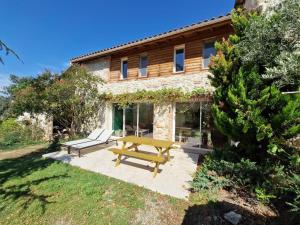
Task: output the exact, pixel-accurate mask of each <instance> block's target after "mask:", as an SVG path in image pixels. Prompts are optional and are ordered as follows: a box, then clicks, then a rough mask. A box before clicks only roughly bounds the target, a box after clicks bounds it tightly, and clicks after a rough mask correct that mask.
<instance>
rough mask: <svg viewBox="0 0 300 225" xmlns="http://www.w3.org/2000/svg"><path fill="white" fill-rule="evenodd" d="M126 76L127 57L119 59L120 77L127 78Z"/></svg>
mask: <svg viewBox="0 0 300 225" xmlns="http://www.w3.org/2000/svg"><path fill="white" fill-rule="evenodd" d="M127 76H128V59H127V58H124V59H122V60H121V79H127Z"/></svg>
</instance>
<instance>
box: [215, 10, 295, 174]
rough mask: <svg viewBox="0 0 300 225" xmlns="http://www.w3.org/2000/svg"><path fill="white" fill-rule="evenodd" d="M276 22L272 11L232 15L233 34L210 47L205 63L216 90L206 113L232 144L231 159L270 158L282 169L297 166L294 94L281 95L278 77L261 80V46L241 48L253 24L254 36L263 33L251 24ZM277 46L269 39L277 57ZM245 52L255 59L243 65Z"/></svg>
mask: <svg viewBox="0 0 300 225" xmlns="http://www.w3.org/2000/svg"><path fill="white" fill-rule="evenodd" d="M277 19H278V14H276V13H274V14H273V15H272V16H270V17H264V16H260V15H258V14H256V13H246V12H244V11H242V10H238V11H236V12H234V13H233V14H232V23H233V26H234V29H235V34H234V35H231V36H230V37H229V39H228V40H223V41H222V42H218V43H216V46H215V47H216V49H217V51H218V53H217V55H216V56H215V57H214V58H213V60H212V63H211V65H210V69H211V72H212V73H213V76H212V77H211V82H212V85H213V86H214V87H215V88H216V91H215V94H214V103H213V106H212V112H213V117H214V122H215V125H216V127H217V129H218V130H220V131H221V132H222V133H223V134H224V135H225V136H227V137H228V138H229V139H231V140H233V141H235V142H237V143H238V145H237V147H234V148H231V150H232V149H234V152H235V153H237V154H236V155H237V156H238V157H237V158H248V159H251V160H252V161H255V162H257V163H260V164H264V163H267V162H270V161H272V160H275V162H276V163H279V164H280V165H285V166H286V167H287V168H286V169H288V168H290V167H292V168H299V165H300V158H299V151H298V150H297V148H295V146H294V145H293V143H292V140H293V138H295V137H296V136H297V135H298V134H299V133H300V95H299V94H293V95H286V94H283V93H282V90H280V88H281V87H282V86H278V85H277V84H278V79H276V80H269V79H265V78H264V76H263V75H264V74H265V73H266V71H267V67H266V64H265V63H264V60H265V58H264V52H263V51H260V52H259V48H260V49H264V48H263V47H259V46H258V47H256V49H251V46H249V45H248V48H246V47H247V44H249V40H248V39H247V37H248V36H249V34H248V33H247V32H250V31H251V29H250V27H251V26H253V23H255V25H256V27H261V30H259V31H257V32H262V33H263V32H268V27H269V26H258V25H257V23H269V25H270V24H272V22H274V21H277ZM262 36H263V34H262ZM245 43H246V44H245ZM280 43H281V42H280V41H278V40H277V39H274V42H273V43H268V45H269V46H273V48H274V49H275V50H276V52H277V54H278V55H280V54H281V52H280V51H278V45H279V44H280ZM261 44H263V43H262V42H261ZM291 50H292V51H294V49H291ZM251 51H253V52H255V54H256V57H255V58H254V60H252V61H251V60H248V61H245V60H244V59H245V57H246V56H249V55H251ZM269 51H271V50H269ZM260 58H261V59H262V60H259V59H260ZM268 60H271V59H268ZM273 61H274V62H269V65H271V66H272V68H273V70H274V68H275V67H276V57H274V58H273ZM292 75H293V76H295V74H292ZM296 75H297V74H296ZM297 76H298V75H297ZM285 86H286V87H289V86H293V88H294V90H295V88H296V89H299V84H298V86H296V87H295V83H293V84H291V85H289V84H286V83H285Z"/></svg>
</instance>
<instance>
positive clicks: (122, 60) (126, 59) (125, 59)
mask: <svg viewBox="0 0 300 225" xmlns="http://www.w3.org/2000/svg"><path fill="white" fill-rule="evenodd" d="M124 61H127V77H126V78H124V76H123V62H124ZM120 71H121V77H120V79H121V80H126V79H127V78H128V57H124V58H122V59H121V70H120Z"/></svg>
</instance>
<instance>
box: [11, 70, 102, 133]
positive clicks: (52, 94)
mask: <svg viewBox="0 0 300 225" xmlns="http://www.w3.org/2000/svg"><path fill="white" fill-rule="evenodd" d="M11 78H12V81H13V84H12V85H11V86H10V87H8V88H7V92H8V93H9V94H10V95H11V97H12V101H11V109H12V112H13V113H14V114H15V115H20V114H22V113H23V112H29V113H31V114H34V113H45V114H47V115H48V116H52V117H53V119H54V121H56V122H57V123H58V124H60V125H61V126H63V127H65V128H69V129H70V131H71V134H75V133H76V132H79V131H80V130H81V128H82V126H83V125H84V124H87V123H89V122H90V120H91V118H93V117H95V116H96V115H97V114H98V111H99V110H98V109H99V107H100V106H101V103H102V102H101V101H102V100H101V95H100V94H99V92H98V85H100V84H101V82H102V80H101V79H100V78H98V77H96V76H93V75H92V74H90V73H88V72H87V71H86V70H85V69H84V68H83V67H81V66H78V65H74V66H71V67H70V68H68V69H67V70H66V71H64V72H62V73H61V74H52V73H51V72H50V71H45V72H44V73H42V74H40V75H39V76H37V77H36V78H19V77H11Z"/></svg>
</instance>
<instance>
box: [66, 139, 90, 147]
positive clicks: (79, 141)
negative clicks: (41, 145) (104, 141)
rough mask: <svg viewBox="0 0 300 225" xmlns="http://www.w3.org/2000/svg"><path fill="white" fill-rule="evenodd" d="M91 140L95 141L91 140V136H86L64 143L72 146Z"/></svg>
mask: <svg viewBox="0 0 300 225" xmlns="http://www.w3.org/2000/svg"><path fill="white" fill-rule="evenodd" d="M89 141H93V140H91V139H89V138H84V139H79V140H74V141H68V142H66V143H64V144H63V145H67V146H69V145H70V146H71V145H77V144H80V143H84V142H89Z"/></svg>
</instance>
